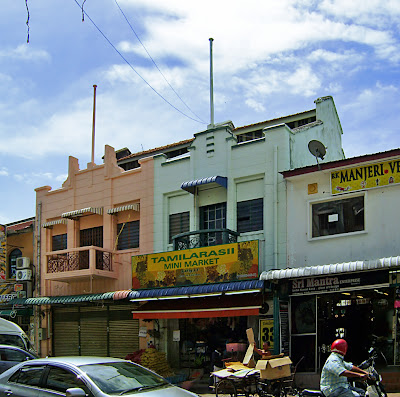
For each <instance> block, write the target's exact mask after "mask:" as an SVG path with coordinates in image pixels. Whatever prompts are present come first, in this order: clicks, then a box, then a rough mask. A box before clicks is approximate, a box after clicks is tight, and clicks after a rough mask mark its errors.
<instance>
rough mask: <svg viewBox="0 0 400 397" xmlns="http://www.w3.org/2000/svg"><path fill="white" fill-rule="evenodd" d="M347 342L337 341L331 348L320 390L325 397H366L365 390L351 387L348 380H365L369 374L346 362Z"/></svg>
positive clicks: (322, 373) (323, 370)
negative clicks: (361, 396) (363, 396)
mask: <svg viewBox="0 0 400 397" xmlns="http://www.w3.org/2000/svg"><path fill="white" fill-rule="evenodd" d="M347 348H348V345H347V342H346V341H345V340H344V339H336V340H335V341H334V342H333V343H332V346H331V354H330V355H329V357H328V358H327V360H326V362H325V364H324V366H323V368H322V372H321V382H320V388H321V391H322V393H323V394H324V395H325V397H355V396H360V395H364V390H362V389H359V388H357V387H353V386H350V384H349V383H348V381H347V378H358V379H361V380H364V379H366V378H367V377H368V372H366V371H364V370H362V369H361V368H358V367H356V366H354V365H353V364H352V363H349V362H347V361H344V356H345V355H346V353H347Z"/></svg>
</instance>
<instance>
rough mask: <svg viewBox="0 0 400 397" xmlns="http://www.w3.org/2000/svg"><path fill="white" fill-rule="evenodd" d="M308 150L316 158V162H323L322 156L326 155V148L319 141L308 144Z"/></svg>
mask: <svg viewBox="0 0 400 397" xmlns="http://www.w3.org/2000/svg"><path fill="white" fill-rule="evenodd" d="M308 150H309V151H310V153H311V154H312V155H313V156H314V157H316V159H317V162H318V158H320V159H321V160H323V159H324V156H325V154H326V148H325V146H324V145H323V144H322V143H321V142H320V141H315V140H314V141H310V142H308Z"/></svg>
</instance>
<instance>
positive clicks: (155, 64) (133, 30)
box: [85, 0, 206, 124]
mask: <svg viewBox="0 0 400 397" xmlns="http://www.w3.org/2000/svg"><path fill="white" fill-rule="evenodd" d="M85 1H86V0H85ZM114 1H115V4H116V5H117V6H118V8H119V10H120V11H121V14H122V15H123V16H124V18H125V20H126V22H127V23H128V25H129V27H130V28H131V30H132V32H133V33H134V34H135V36H136V38H137V39H138V41H139V43H140V44H141V45H142V47H143V48H144V50H145V51H146V53H147V55H148V56H149V58H150V59H151V61H152V62H153V64H154V66H155V67H156V68H157V70H158V71H159V72H160V74H161V76H162V77H163V78H164V80H165V82H166V83H167V84H168V85H169V87H170V88H171V90H172V91H173V92H174V93H175V95H176V96H177V97H178V98H179V99H180V100H181V102H182V103H183V104H184V105H185V106H186V108H187V109H188V110H189V111H190V112H191V113H192V114H193V115H194V116H196V117H197V118H198V119H199V120H200V121H202V122H203V123H204V124H206V123H205V122H204V121H203V120H202V119H201V117H199V116H198V115H197V114H196V113H195V112H194V111H193V110H192V109H191V108H190V107H189V106H188V105H187V104H186V103H185V101H184V100H183V99H182V98H181V97H180V96H179V94H178V93H177V92H176V91H175V90H174V88H173V87H172V85H171V84H170V83H169V81H168V80H167V78H166V77H165V75H164V74H163V72H162V71H161V70H160V68H159V67H158V65H157V63H156V62H155V60H154V59H153V57H152V56H151V55H150V53H149V52H148V51H147V48H146V47H145V45H144V44H143V42H142V40H140V38H139V36H138V34H137V33H136V31H135V29H134V28H133V26H132V25H131V23H130V22H129V20H128V18H127V17H126V15H125V13H124V11H123V10H122V8H121V7H120V5H119V4H118V1H117V0H114Z"/></svg>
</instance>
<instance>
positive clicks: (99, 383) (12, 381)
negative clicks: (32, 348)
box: [0, 356, 197, 397]
mask: <svg viewBox="0 0 400 397" xmlns="http://www.w3.org/2000/svg"><path fill="white" fill-rule="evenodd" d="M10 395H12V396H13V397H38V396H40V397H46V396H52V397H54V396H56V395H57V396H58V395H60V396H61V395H62V396H66V397H85V396H86V397H108V396H114V397H115V396H118V395H119V396H126V397H129V396H136V397H141V396H143V397H194V396H197V394H193V393H191V392H189V391H187V390H184V389H181V388H179V387H177V386H173V385H171V384H170V383H169V382H167V381H166V380H165V379H164V378H162V377H161V376H159V375H157V374H156V373H155V372H152V371H150V370H148V369H146V368H144V367H142V366H141V365H139V364H135V363H133V362H131V361H127V360H122V359H118V358H109V357H106V358H105V357H84V356H76V357H50V358H40V359H37V360H31V361H26V362H24V363H20V364H17V365H16V366H14V367H13V368H10V369H9V370H7V371H6V372H4V373H3V374H1V375H0V396H2V397H3V396H4V397H5V396H10Z"/></svg>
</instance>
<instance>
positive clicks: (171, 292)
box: [128, 280, 264, 302]
mask: <svg viewBox="0 0 400 397" xmlns="http://www.w3.org/2000/svg"><path fill="white" fill-rule="evenodd" d="M263 288H264V281H262V280H246V281H232V282H229V283H215V284H201V285H189V286H183V287H171V288H155V289H145V290H134V291H131V292H130V293H129V296H128V298H129V299H130V300H131V301H133V302H135V301H136V302H137V301H145V300H167V299H174V298H176V299H179V298H190V297H193V298H196V297H197V298H199V297H207V296H210V297H211V296H216V295H233V294H249V293H259V292H262V290H263Z"/></svg>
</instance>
